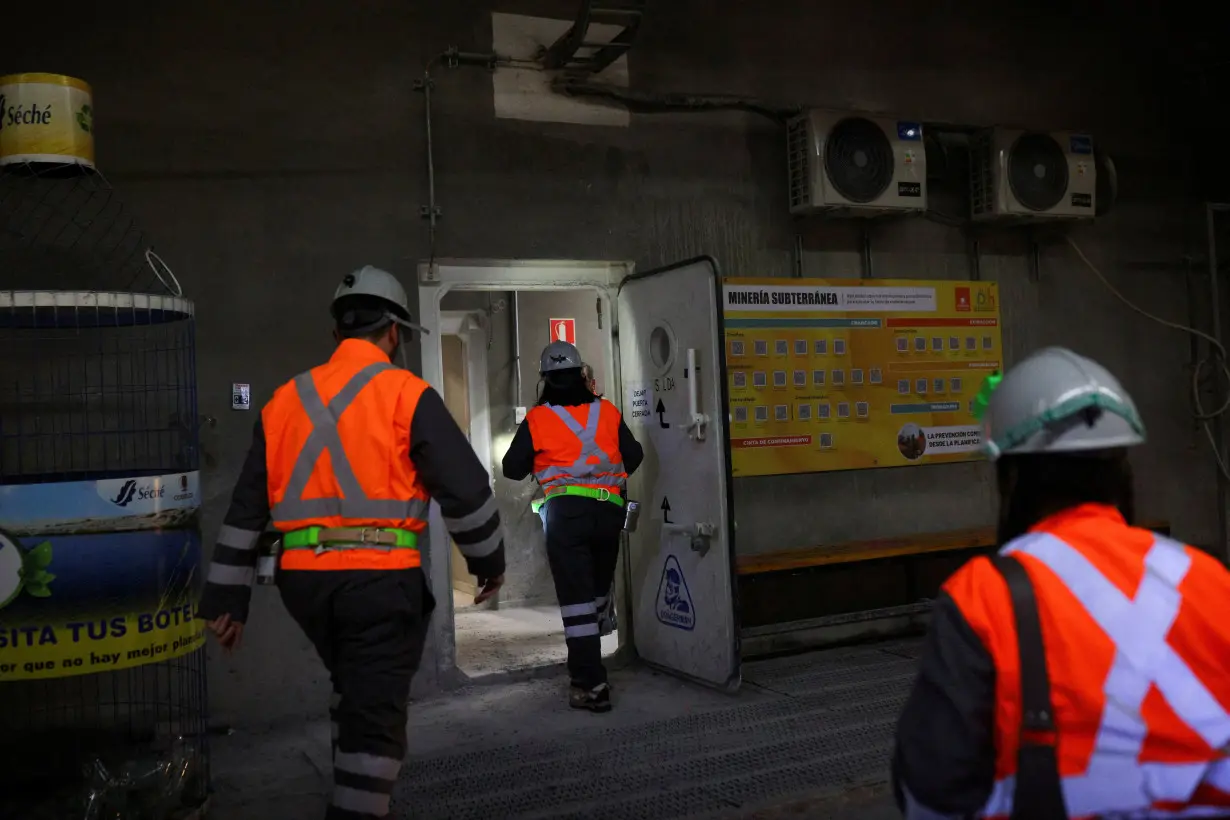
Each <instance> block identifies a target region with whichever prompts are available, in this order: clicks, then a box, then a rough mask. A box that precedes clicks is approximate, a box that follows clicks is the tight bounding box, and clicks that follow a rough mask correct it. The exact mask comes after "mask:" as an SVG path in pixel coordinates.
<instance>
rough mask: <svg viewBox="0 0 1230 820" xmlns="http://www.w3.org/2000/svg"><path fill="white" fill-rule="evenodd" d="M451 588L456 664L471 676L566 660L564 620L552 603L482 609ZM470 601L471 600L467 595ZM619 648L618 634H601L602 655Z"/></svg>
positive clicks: (528, 667)
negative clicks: (453, 609) (468, 602)
mask: <svg viewBox="0 0 1230 820" xmlns="http://www.w3.org/2000/svg"><path fill="white" fill-rule="evenodd" d="M462 595H463V594H462V593H456V592H455V593H454V600H455V601H456V605H457V611H456V613H455V614H454V616H453V617H454V623H455V624H456V630H457V666H458V667H459V668H460V669H461V671H463V672H465V673H466V674H467V675H470V676H471V677H482V676H484V675H492V674H498V673H500V672H507V671H510V670H516V669H532V668H535V667H539V666H550V665H553V664H562V663H564V661H565V660H567V655H568V649H567V647H566V646H565V645H564V624H563V621H562V620H561V619H560V614H559V608H558V607H554V606H529V607H513V608H510V609H485V608H482V607H472V606H471V607H466V606H464V603H465V599H464V598H463V597H462ZM471 600H473V599H472V598H471ZM618 647H619V635H618V633H614V632H613V633H611V634H610V635H606V636H603V638H602V655H603V657H606V656H609V655H611V654H612V653H614V652H615V650H616V649H617V648H618Z"/></svg>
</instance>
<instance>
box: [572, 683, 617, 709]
mask: <svg viewBox="0 0 1230 820" xmlns="http://www.w3.org/2000/svg"><path fill="white" fill-rule="evenodd" d="M568 705H569V706H571V707H572V708H573V709H588V710H589V711H591V712H609V711H611V687H609V686H607V685H606V684H605V683H600V684H598V685H597V686H595V687H594V688H593V689H583V688H581V687H580V686H573V687H572V688H571V690H570V691H569V694H568Z"/></svg>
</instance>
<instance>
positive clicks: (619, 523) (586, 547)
mask: <svg viewBox="0 0 1230 820" xmlns="http://www.w3.org/2000/svg"><path fill="white" fill-rule="evenodd" d="M582 367H583V363H582V361H581V354H580V353H579V352H578V351H577V349H576V347H574V346H573V345H571V344H569V343H568V342H562V341H556V342H552V343H551V344H549V345H547V346H546V348H545V349H544V350H543V351H542V357H541V359H540V361H539V371H540V372H541V374H542V378H543V388H542V394H541V396H540V397H539V399H538V404H537V405H536V406H535V407H534V408H532V409H531V410H530V412H529V413H527V414H526V417H525V422H524V423H523V424H522V425H521V426H520V427H519V428H518V429H517V433H516V435H515V436H513V440H512V443H511V444H510V445H509V447H508V452H507V453H505V455H504V464H503V467H504V477H505V478H508V479H511V480H512V481H521V480H523V479H525V478H526V477H527V476H529V475H530V474H531V473H532V474H533V476H534V478H535V479H536V480H537V481H538V484H539V485H540V486H541V487H542V489H543V492H544V494H545V496H546V501H545V506H544V507H543V508H542V512H541V513H540V514H541V515H542V517H543V525H544V528H545V530H546V536H547V560H548V562H549V563H550V565H551V577H552V578H553V579H554V580H555V594H556V598H558V600H559V606H560V615H561V616H562V618H563V622H564V641H565V643H566V644H567V646H568V674H569V677H570V678H571V684H572V685H571V688H570V691H569V699H568V702H569V705H570V706H572V707H573V708H576V709H588V710H590V711H593V712H607V711H610V709H611V693H610V685H609V682H608V681H607V675H606V668H605V667H604V666H603V664H602V644H601V638H600V636H601V634H602V632H603V629H604V626H603V624H604V622H605V623H607V624H612V625H613V616H614V608H613V607H614V602H613V601H611V598H610V593H611V589H612V582H613V581H614V579H615V565H616V563H617V561H618V558H619V541H620V533H621V532H622V531H623V527H624V519H625V509H624V507H625V504H626V503H627V501H628V496H627V480H628V476H629V475H630V474H632V473H634V472H635V471H636V469H637V467H639V466H640V464H641V461H642V460H643V458H644V454H643V452H642V450H641V445H640V444H639V443H638V442H637V440H636V438H634V437H633V435H632V432H631V431H630V430H629V429H628V425H626V424H625V423H624V420H623V417H622V416H621V415H620V413H619V409H618V408H617V407H616V406H615V405H613V404H611V403H610V402H609V401H607V400H606V399H603V398H601V397H599V396H596V395H594V393H593V390H592V388H591V382H590V381H589V380H587V379H586V377H585V375H584V374H583V372H582Z"/></svg>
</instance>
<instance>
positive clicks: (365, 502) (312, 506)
mask: <svg viewBox="0 0 1230 820" xmlns="http://www.w3.org/2000/svg"><path fill="white" fill-rule="evenodd" d="M392 369H394V368H393V365H391V364H389V363H388V362H375V363H373V364H369V365H367V366H366V367H364V368H363V369H362V370H360V371H359V372H358V373H356V374H354V376H352V377H351V379H350V381H348V382H346V385H345V386H344V387H343V388H342V389H341V390H339V391H338V393H337V395H336V396H334V397H333V399H332V400H331V401H330V402H329V404H328V406H327V407H326V406H325V403H324V401H323V400H322V399H321V398H320V392H319V391H317V389H316V383H315V382H314V381H313V380H312V374H311V373H310V372H308V373H300V374H299V375H298V376H296V377H295V390H296V391H297V392H298V394H299V401H300V403H301V404H302V405H303V411H304V412H305V413H306V414H307V417H308V419H309V420H310V421H311V422H312V433H311V435H310V436H308V439H307V441H305V442H304V443H303V449H302V450H300V451H299V457H298V459H296V460H295V466H294V468H293V469H292V470H291V473H290V480H289V481H288V482H287V484H286V492H285V493H284V494H283V496H282V500H281V501H279V502H278V503H277V504H275V505H274V506H273V509H272V510H271V515H272V518H273V520H274V521H275V522H289V521H303V520H305V519H312V518H332V517H335V516H338V517H341V518H350V519H364V518H376V519H394V520H404V519H411V518H416V519H419V520H426V518H427V510H428V507H429V506H430V505H429V502H428V501H427V500H426V499H419V498H414V499H409V500H401V499H395V498H369V497H368V496H367V494H366V493H365V492H364V491H363V488H362V486H360V484H359V480H358V479H357V478H356V477H355V474H354V469H353V468H352V467H351V466H350V459H349V457H348V455H347V453H346V450H345V448H343V447H342V439H341V436H339V435H338V432H337V420H338V418H340V417H341V415H342V413H344V412H345V411H346V408H347V407H349V406H350V404H351V402H353V401H354V400H355V397H357V396H358V395H359V392H360V391H362V390H363V388H364V387H366V386H367V385H368V383H369V382H371V380H372V379H373V378H375V377H376V375H377V374H379V373H383V372H384V371H385V370H392ZM325 450H328V451H329V460H330V462H331V464H332V466H333V475H334V477H335V478H336V479H337V486H338V489H339V490H340V491H341V496H342V497H341V498H336V497H334V498H304V497H303V492H304V490H305V489H306V488H307V485H308V481H310V480H311V478H312V472H313V471H314V470H315V468H316V462H318V461H319V460H320V455H321V453H323V452H324V451H325Z"/></svg>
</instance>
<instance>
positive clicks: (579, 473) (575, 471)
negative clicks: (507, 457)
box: [525, 399, 628, 496]
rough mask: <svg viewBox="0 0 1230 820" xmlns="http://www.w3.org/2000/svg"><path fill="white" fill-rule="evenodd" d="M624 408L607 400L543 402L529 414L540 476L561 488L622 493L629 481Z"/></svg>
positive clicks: (548, 487)
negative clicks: (622, 439) (622, 434)
mask: <svg viewBox="0 0 1230 820" xmlns="http://www.w3.org/2000/svg"><path fill="white" fill-rule="evenodd" d="M622 418H623V417H622V416H620V414H619V408H618V407H616V406H615V405H613V404H611V403H610V402H609V401H607V400H606V399H595V400H594V401H592V402H590V403H589V404H582V405H578V406H576V407H558V406H556V405H553V404H540V405H538V406H537V407H534V408H533V409H531V410H530V412H529V413H527V414H526V417H525V421H526V423H527V424H528V425H529V426H530V437H531V438H532V439H533V440H534V477H535V478H536V479H538V483H539V485H541V486H542V488H543V490H545V491H546V492H547V494H548V495H550V493H551V490H552V489H553V488H556V487H560V488H562V487H569V486H571V487H588V488H590V489H594V490H609V491H610V492H611V494H612V495H618V496H622V494H623V490H624V486H625V485H626V484H627V482H628V474H627V473H626V472H625V471H624V463H623V462H624V460H623V456H622V455H621V454H620V452H619V425H620V423H621V421H622Z"/></svg>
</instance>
